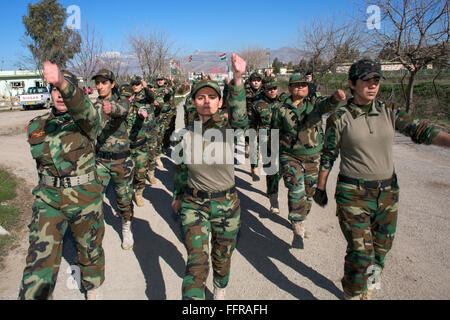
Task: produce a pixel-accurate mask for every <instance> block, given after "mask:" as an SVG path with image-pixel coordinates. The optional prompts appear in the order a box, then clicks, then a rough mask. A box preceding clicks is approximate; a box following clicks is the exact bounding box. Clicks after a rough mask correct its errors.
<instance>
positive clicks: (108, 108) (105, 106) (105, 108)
mask: <svg viewBox="0 0 450 320" xmlns="http://www.w3.org/2000/svg"><path fill="white" fill-rule="evenodd" d="M103 112H104V113H106V114H111V112H112V105H111V102H109V101H103Z"/></svg>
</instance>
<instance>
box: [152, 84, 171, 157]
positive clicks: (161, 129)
mask: <svg viewBox="0 0 450 320" xmlns="http://www.w3.org/2000/svg"><path fill="white" fill-rule="evenodd" d="M159 79H163V77H162V76H158V77H157V80H159ZM155 88H156V92H155V93H154V96H155V100H156V101H157V102H158V107H159V108H160V113H159V116H158V118H157V121H156V122H157V127H158V150H157V152H156V153H157V155H158V156H159V155H160V154H161V153H162V151H163V150H162V149H163V142H164V135H165V133H166V130H168V129H169V125H170V121H172V118H173V117H174V115H175V114H176V110H174V109H175V108H174V106H173V103H172V102H171V100H172V95H173V92H172V90H171V89H170V88H168V87H166V86H159V85H158V84H156V86H155ZM165 90H167V91H168V93H165Z"/></svg>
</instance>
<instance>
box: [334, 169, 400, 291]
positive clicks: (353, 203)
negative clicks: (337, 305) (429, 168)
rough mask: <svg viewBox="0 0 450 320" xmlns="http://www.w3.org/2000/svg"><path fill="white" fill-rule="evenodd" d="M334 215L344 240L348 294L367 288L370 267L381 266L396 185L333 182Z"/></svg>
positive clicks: (391, 228)
mask: <svg viewBox="0 0 450 320" xmlns="http://www.w3.org/2000/svg"><path fill="white" fill-rule="evenodd" d="M335 198H336V204H337V209H336V211H337V216H338V218H339V224H340V227H341V230H342V232H343V234H344V237H345V239H346V240H347V252H346V256H345V264H344V277H343V279H342V287H343V289H344V292H345V293H346V295H348V296H357V295H359V294H361V293H364V292H365V291H366V289H367V281H368V279H369V277H370V276H371V275H372V272H371V270H373V267H374V266H375V267H379V269H380V270H382V269H383V268H384V261H385V258H386V254H387V253H388V252H389V250H390V249H391V247H392V242H393V240H394V235H395V230H396V226H397V213H398V200H399V187H398V183H397V179H396V177H395V176H394V180H393V184H392V186H389V187H386V188H380V189H366V188H364V187H359V186H355V185H352V184H347V183H343V182H338V183H337V186H336V196H335Z"/></svg>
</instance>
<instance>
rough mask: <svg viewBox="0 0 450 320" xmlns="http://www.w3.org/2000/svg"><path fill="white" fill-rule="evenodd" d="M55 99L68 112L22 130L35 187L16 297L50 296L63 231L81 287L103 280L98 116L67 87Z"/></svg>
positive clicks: (95, 285) (33, 122)
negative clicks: (70, 240) (74, 253)
mask: <svg viewBox="0 0 450 320" xmlns="http://www.w3.org/2000/svg"><path fill="white" fill-rule="evenodd" d="M61 95H62V97H63V99H64V103H65V104H66V106H67V107H68V110H69V112H68V113H65V114H60V115H58V114H55V113H53V112H52V113H49V114H47V115H44V116H40V117H37V118H35V119H33V120H31V122H30V123H29V126H28V130H27V135H28V142H29V144H30V149H31V154H32V156H33V159H34V160H35V161H36V168H37V171H38V174H39V185H38V186H36V187H35V188H34V189H33V195H34V197H35V200H34V204H33V212H32V218H31V223H30V224H29V230H30V236H29V243H30V244H29V248H28V254H27V258H26V267H25V270H24V272H23V278H22V282H21V286H20V292H19V298H20V299H49V298H51V296H52V293H53V289H54V287H55V282H56V278H57V275H58V270H59V266H60V263H61V257H62V241H63V237H64V234H65V232H66V230H67V228H70V229H71V230H72V233H73V236H74V239H75V241H76V244H77V248H78V266H79V267H80V271H81V277H82V279H81V284H82V286H83V288H84V289H85V290H92V289H95V288H98V287H100V286H101V284H102V283H103V281H104V271H105V257H104V252H103V248H102V240H103V235H104V220H103V212H102V206H103V201H102V200H103V197H102V186H101V184H100V182H99V181H98V179H97V178H96V172H95V171H96V165H95V150H94V144H95V141H96V139H97V136H98V133H99V131H100V129H101V126H100V116H99V114H98V112H97V110H96V109H95V108H94V106H93V105H92V103H91V102H90V100H89V98H88V97H86V96H85V95H83V93H82V91H81V90H80V89H79V88H77V87H75V86H74V85H72V84H71V83H69V82H68V84H67V88H66V89H65V90H64V91H63V92H61Z"/></svg>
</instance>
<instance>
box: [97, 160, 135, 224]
mask: <svg viewBox="0 0 450 320" xmlns="http://www.w3.org/2000/svg"><path fill="white" fill-rule="evenodd" d="M97 174H98V177H99V178H100V181H101V183H102V186H103V188H104V189H103V190H104V191H105V190H106V188H107V187H108V185H109V183H110V181H111V180H112V181H113V182H114V190H115V191H116V195H117V207H118V208H119V210H120V216H121V218H122V220H124V221H131V220H132V219H133V178H134V165H133V160H131V157H127V158H124V159H119V160H106V159H99V158H97Z"/></svg>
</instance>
